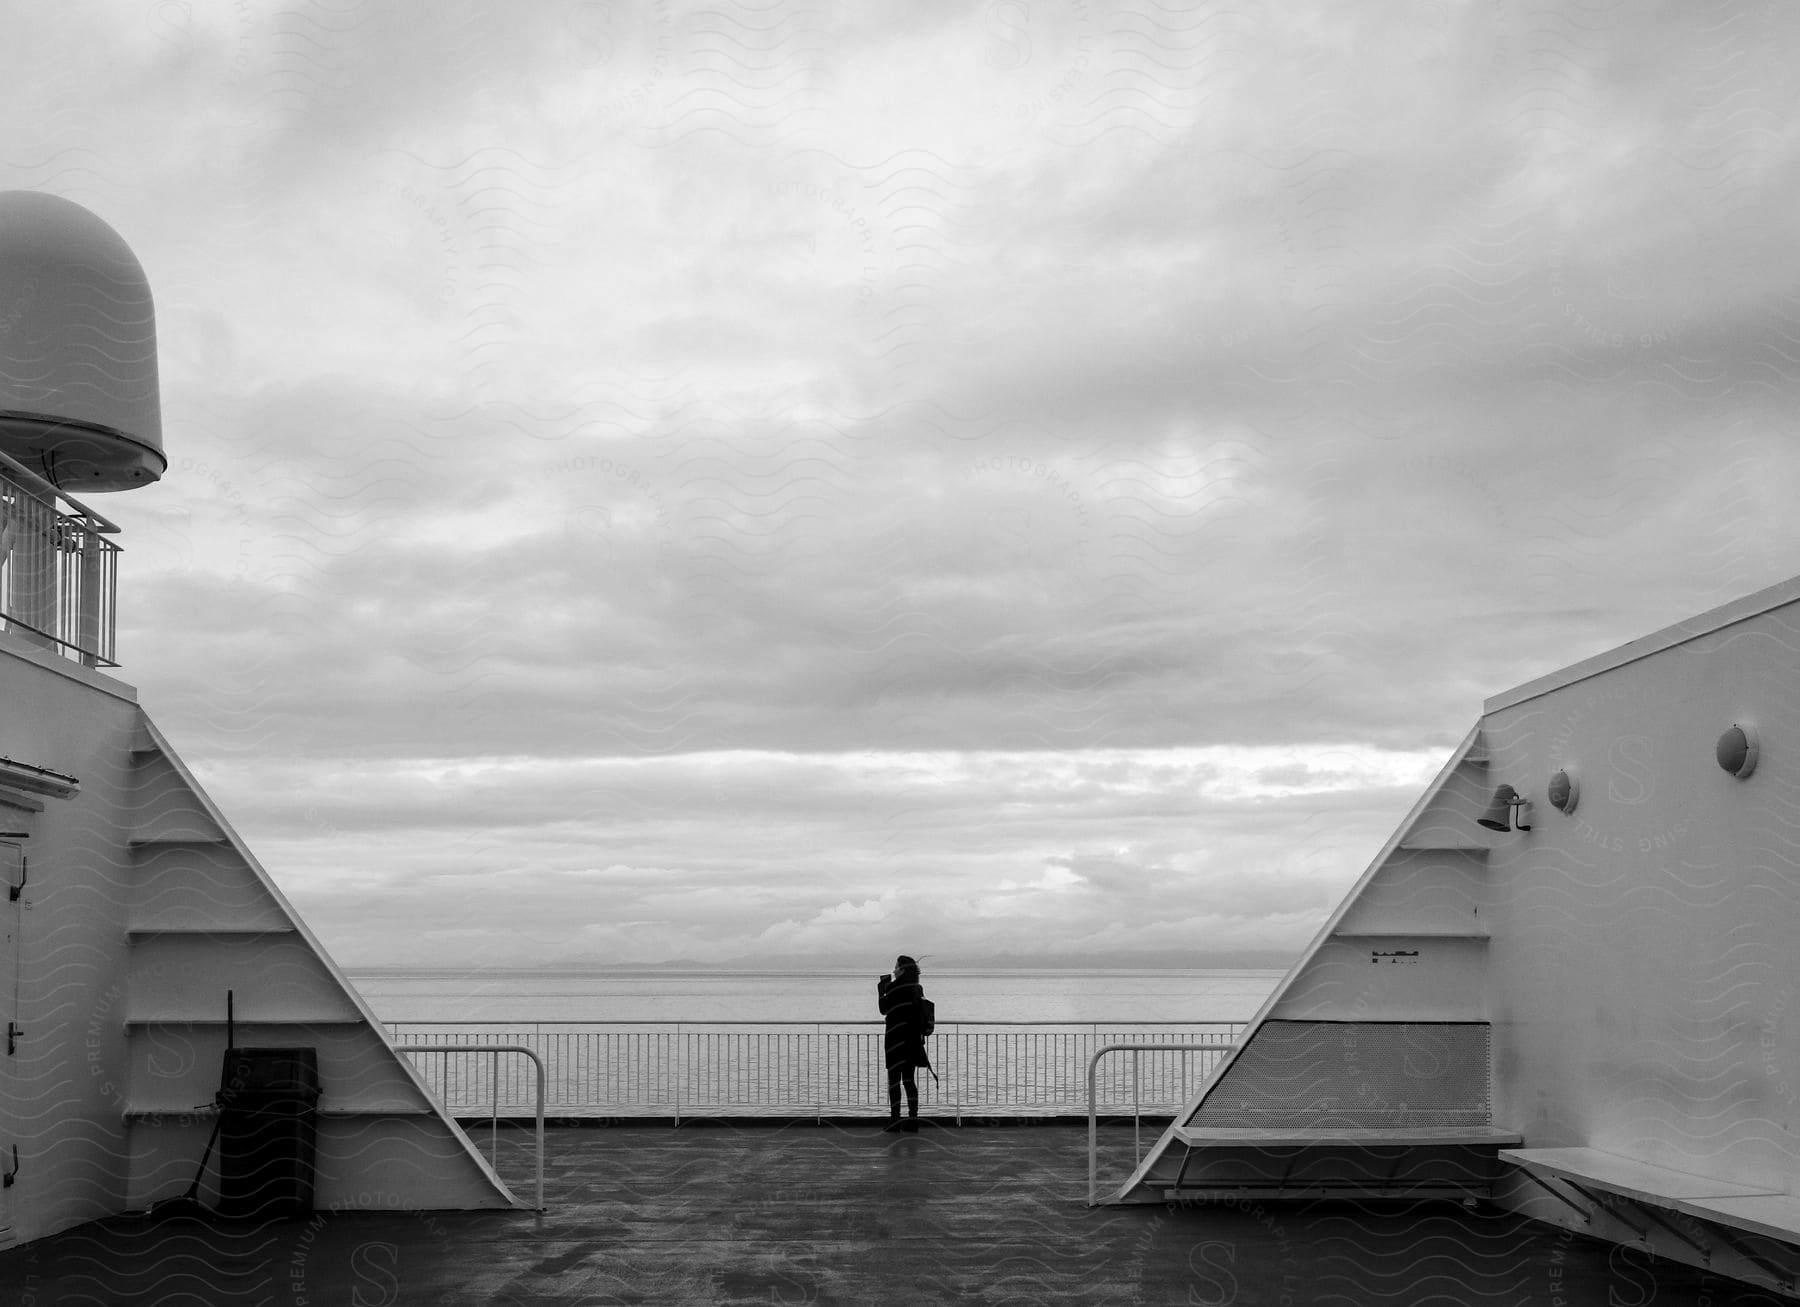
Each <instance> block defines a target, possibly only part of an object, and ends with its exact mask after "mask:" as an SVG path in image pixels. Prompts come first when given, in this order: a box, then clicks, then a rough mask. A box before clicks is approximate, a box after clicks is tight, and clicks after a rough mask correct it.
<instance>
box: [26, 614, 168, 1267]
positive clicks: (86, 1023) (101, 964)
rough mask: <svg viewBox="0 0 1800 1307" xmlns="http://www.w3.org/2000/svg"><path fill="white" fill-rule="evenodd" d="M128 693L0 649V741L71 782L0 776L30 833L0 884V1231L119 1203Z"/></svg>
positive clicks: (49, 1226)
mask: <svg viewBox="0 0 1800 1307" xmlns="http://www.w3.org/2000/svg"><path fill="white" fill-rule="evenodd" d="M17 644H18V642H16V641H9V642H8V648H9V650H10V649H11V648H14V647H16V646H17ZM58 663H61V664H62V665H63V666H62V667H56V666H55V664H58ZM135 699H136V696H135V694H134V693H133V692H132V691H131V689H130V688H129V687H128V686H124V685H120V684H119V683H118V682H115V681H111V680H110V679H109V678H107V677H104V676H100V675H98V674H95V673H92V672H87V671H85V670H84V669H80V668H76V667H74V666H73V665H72V664H69V663H68V662H67V660H64V659H59V658H56V657H55V655H52V654H48V653H41V654H40V653H36V652H35V651H33V652H32V653H31V654H18V655H15V654H13V653H11V652H7V653H0V706H3V708H4V711H0V755H3V756H5V757H7V758H10V759H13V760H14V761H17V762H23V763H29V764H32V765H34V766H38V767H47V768H50V769H51V770H53V771H57V772H62V773H65V774H67V775H71V776H75V777H77V778H79V779H80V782H81V788H80V792H79V793H78V794H76V795H75V796H74V797H72V798H68V799H60V798H53V797H48V796H31V795H27V794H24V793H21V792H19V791H15V790H11V789H6V788H0V800H7V801H6V802H0V830H3V831H7V832H23V833H25V835H26V838H24V839H22V840H19V841H18V843H19V844H20V845H22V846H23V851H24V856H25V858H26V860H27V868H28V870H27V872H26V875H27V879H26V882H25V887H24V890H23V891H22V893H21V895H20V898H19V899H18V900H17V901H16V902H14V901H12V900H11V898H10V893H9V892H7V891H0V911H7V912H10V913H12V914H14V915H13V920H14V921H15V922H16V928H17V932H18V934H17V939H18V951H17V955H16V957H15V958H14V959H13V960H12V962H13V964H14V965H16V968H17V973H16V974H17V982H16V989H15V990H14V992H13V994H12V996H11V998H12V1008H11V1010H10V1011H7V1012H3V1013H0V1022H13V1023H16V1025H17V1029H18V1034H17V1035H16V1037H15V1038H14V1039H13V1041H12V1043H13V1052H12V1053H11V1055H10V1056H9V1055H7V1054H6V1052H5V1048H4V1045H0V1155H3V1156H4V1158H5V1166H6V1168H7V1169H8V1170H11V1169H12V1167H13V1165H14V1161H13V1159H14V1150H15V1149H16V1150H17V1157H18V1162H17V1166H18V1170H17V1174H16V1176H15V1180H14V1183H13V1185H12V1186H11V1187H9V1188H7V1189H5V1190H4V1191H3V1192H4V1195H5V1197H4V1200H0V1201H4V1202H5V1204H6V1206H4V1207H0V1227H9V1228H5V1229H0V1246H5V1245H8V1244H11V1243H19V1242H24V1241H26V1240H29V1239H33V1238H36V1237H38V1236H40V1235H43V1234H48V1233H52V1232H54V1231H56V1230H60V1229H64V1228H66V1227H68V1226H71V1225H75V1224H79V1223H80V1222H83V1221H90V1220H94V1219H97V1218H99V1217H103V1216H107V1215H110V1214H113V1213H115V1212H118V1211H121V1210H123V1207H124V1202H125V1185H126V1176H125V1165H124V1159H125V1157H126V1155H127V1148H128V1141H127V1127H126V1125H125V1122H124V1120H123V1116H122V1107H123V1104H124V1102H125V1096H126V1093H127V1085H128V1083H129V1079H130V1076H129V1063H128V1058H127V1053H126V1035H125V1021H124V1018H125V1010H126V1004H127V993H126V989H127V986H126V972H127V966H128V961H127V957H126V949H125V921H126V914H127V912H128V910H129V902H130V895H131V885H130V877H129V875H128V869H127V867H126V866H125V861H124V856H123V841H122V839H120V838H119V832H118V828H117V824H116V823H117V814H118V813H119V812H120V810H121V808H122V804H123V799H124V797H125V793H126V789H127V786H128V783H129V776H128V771H129V764H128V755H127V749H128V746H129V742H130V739H131V734H132V730H133V728H134V725H135V723H136V721H137V717H138V710H137V705H136V702H135ZM19 802H24V803H25V804H27V805H41V807H42V811H31V810H30V808H29V807H19V806H14V805H15V804H17V803H19ZM8 1208H10V1213H9V1212H8V1210H7V1209H8Z"/></svg>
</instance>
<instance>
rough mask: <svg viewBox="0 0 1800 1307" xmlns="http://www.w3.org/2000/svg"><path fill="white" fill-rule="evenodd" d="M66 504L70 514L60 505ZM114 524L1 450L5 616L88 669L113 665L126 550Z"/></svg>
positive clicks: (0, 576) (0, 585) (0, 597)
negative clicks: (122, 560) (116, 540)
mask: <svg viewBox="0 0 1800 1307" xmlns="http://www.w3.org/2000/svg"><path fill="white" fill-rule="evenodd" d="M58 500H61V501H62V502H63V503H64V504H66V505H67V506H68V508H69V510H70V511H68V512H62V511H60V510H59V509H58V508H57V507H56V504H57V501H58ZM118 530H119V528H118V527H117V526H115V525H113V523H112V522H110V521H108V520H107V519H106V518H104V517H102V516H101V515H100V514H99V513H96V512H94V510H93V509H91V508H89V507H88V506H87V505H86V504H83V503H82V502H81V501H80V500H78V499H76V498H74V497H73V496H72V495H67V494H64V493H63V492H62V491H61V490H58V489H57V488H56V487H55V486H54V485H52V484H51V483H50V482H48V481H46V480H44V478H43V477H41V476H39V475H38V474H37V473H35V472H33V471H32V470H31V469H30V468H27V467H25V466H24V465H23V464H21V463H20V462H18V460H16V459H14V458H11V457H9V456H8V455H6V454H3V453H0V618H3V619H4V621H5V625H6V629H8V630H12V631H17V632H19V633H20V634H21V635H22V636H24V638H26V639H27V640H30V641H31V642H32V643H34V644H40V645H43V646H44V647H46V648H49V649H53V650H55V651H56V652H58V653H61V654H63V655H65V656H66V657H69V658H73V659H75V660H77V661H79V662H81V663H83V664H85V665H86V666H88V667H114V666H117V662H116V661H115V659H114V658H113V634H114V629H115V626H116V623H117V618H116V605H117V600H118V559H119V546H118V545H117V544H115V543H114V542H113V541H111V540H108V539H106V537H107V536H108V535H113V534H116V533H117V532H118Z"/></svg>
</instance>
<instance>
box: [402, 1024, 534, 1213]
mask: <svg viewBox="0 0 1800 1307" xmlns="http://www.w3.org/2000/svg"><path fill="white" fill-rule="evenodd" d="M394 1051H395V1052H397V1053H523V1054H524V1055H525V1056H526V1057H528V1058H530V1059H531V1064H532V1065H533V1066H534V1067H536V1068H537V1206H536V1207H535V1208H534V1209H533V1210H534V1211H539V1212H541V1211H543V1210H544V1098H545V1096H546V1094H547V1092H548V1089H549V1078H548V1076H547V1075H546V1074H545V1072H544V1059H543V1058H541V1057H539V1056H538V1055H537V1054H536V1053H534V1052H532V1051H531V1050H530V1049H529V1048H526V1047H525V1046H524V1045H523V1044H395V1045H394Z"/></svg>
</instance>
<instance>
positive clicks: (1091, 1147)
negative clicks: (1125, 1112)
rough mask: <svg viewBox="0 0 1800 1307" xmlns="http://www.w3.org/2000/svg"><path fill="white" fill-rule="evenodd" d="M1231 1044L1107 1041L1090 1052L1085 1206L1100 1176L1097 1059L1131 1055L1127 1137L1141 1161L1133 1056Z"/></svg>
mask: <svg viewBox="0 0 1800 1307" xmlns="http://www.w3.org/2000/svg"><path fill="white" fill-rule="evenodd" d="M1234 1047H1236V1045H1235V1044H1233V1043H1230V1042H1226V1043H1219V1042H1216V1041H1215V1042H1211V1043H1205V1044H1108V1045H1106V1046H1105V1047H1104V1048H1099V1049H1096V1050H1095V1051H1094V1055H1093V1056H1092V1057H1091V1058H1089V1059H1088V1065H1087V1095H1088V1201H1087V1205H1088V1206H1089V1207H1092V1206H1093V1205H1094V1195H1095V1193H1096V1192H1097V1190H1098V1187H1099V1183H1100V1179H1099V1177H1100V1123H1099V1110H1098V1096H1097V1093H1096V1089H1095V1072H1096V1071H1097V1070H1098V1069H1099V1067H1100V1059H1101V1058H1103V1057H1105V1056H1106V1055H1107V1054H1109V1053H1122V1052H1129V1053H1131V1055H1132V1057H1131V1066H1132V1071H1131V1095H1132V1118H1131V1132H1132V1135H1131V1137H1132V1147H1133V1148H1134V1149H1136V1150H1139V1151H1138V1154H1137V1155H1138V1159H1139V1160H1140V1161H1141V1160H1143V1153H1142V1151H1141V1150H1142V1147H1143V1144H1142V1141H1141V1140H1140V1138H1139V1136H1138V1116H1137V1094H1138V1086H1137V1078H1138V1077H1137V1066H1138V1059H1137V1055H1138V1054H1139V1053H1149V1052H1156V1053H1209V1052H1211V1053H1226V1052H1230V1051H1231V1049H1232V1048H1234Z"/></svg>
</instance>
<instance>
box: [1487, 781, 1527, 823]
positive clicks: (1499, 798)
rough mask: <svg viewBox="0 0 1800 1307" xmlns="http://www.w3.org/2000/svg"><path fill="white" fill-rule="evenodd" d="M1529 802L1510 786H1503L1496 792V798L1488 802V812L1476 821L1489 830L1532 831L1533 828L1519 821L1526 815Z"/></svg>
mask: <svg viewBox="0 0 1800 1307" xmlns="http://www.w3.org/2000/svg"><path fill="white" fill-rule="evenodd" d="M1528 802H1529V800H1527V799H1526V798H1525V796H1524V795H1523V794H1520V793H1519V792H1518V791H1517V790H1515V789H1514V788H1513V787H1512V786H1510V785H1502V786H1501V787H1500V788H1499V789H1497V790H1495V791H1494V797H1493V798H1492V799H1490V800H1488V806H1487V811H1486V812H1484V813H1482V814H1481V816H1479V817H1477V818H1476V819H1475V820H1476V821H1478V822H1480V823H1481V824H1482V825H1483V826H1486V827H1487V828H1488V829H1489V830H1530V829H1531V827H1529V826H1527V825H1525V823H1524V822H1522V821H1519V820H1518V818H1520V817H1523V816H1524V815H1525V811H1524V809H1525V807H1526V804H1527V803H1528Z"/></svg>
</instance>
